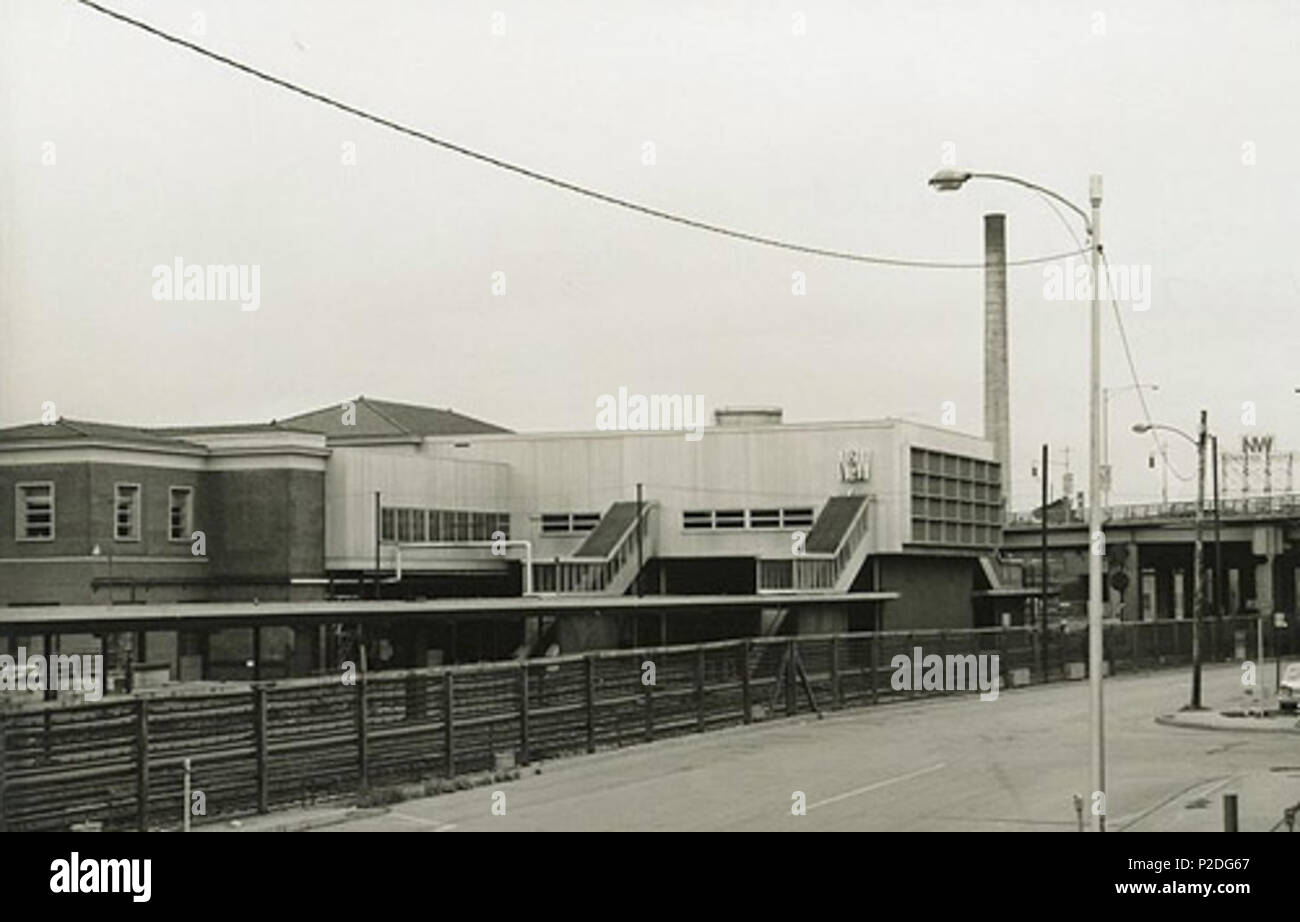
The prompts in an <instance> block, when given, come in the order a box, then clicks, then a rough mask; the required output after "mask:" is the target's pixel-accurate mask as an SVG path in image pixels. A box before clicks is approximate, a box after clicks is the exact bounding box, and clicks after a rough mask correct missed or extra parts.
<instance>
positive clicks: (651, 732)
mask: <svg viewBox="0 0 1300 922" xmlns="http://www.w3.org/2000/svg"><path fill="white" fill-rule="evenodd" d="M658 679H659V670H658V669H656V670H655V680H656V681H658ZM644 688H645V738H646V742H650V741H651V740H653V739H654V738H655V696H654V690H655V687H654V684H653V683H650V682H647V683H645V686H644Z"/></svg>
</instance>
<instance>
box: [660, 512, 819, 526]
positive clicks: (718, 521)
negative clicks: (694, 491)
mask: <svg viewBox="0 0 1300 922" xmlns="http://www.w3.org/2000/svg"><path fill="white" fill-rule="evenodd" d="M812 523H813V509H812V507H811V506H798V507H794V508H785V509H688V510H686V511H685V512H683V513H682V528H684V529H686V530H687V531H704V530H721V531H727V530H734V529H737V528H809V527H811V526H812Z"/></svg>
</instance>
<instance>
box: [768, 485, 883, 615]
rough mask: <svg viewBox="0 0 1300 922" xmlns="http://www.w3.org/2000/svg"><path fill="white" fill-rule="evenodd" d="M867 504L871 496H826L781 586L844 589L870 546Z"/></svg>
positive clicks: (788, 588) (792, 589)
mask: <svg viewBox="0 0 1300 922" xmlns="http://www.w3.org/2000/svg"><path fill="white" fill-rule="evenodd" d="M870 508H871V497H869V496H865V495H861V496H832V497H831V498H830V499H828V500H827V501H826V504H825V505H824V506H823V507H822V510H821V513H820V514H819V515H818V516H817V521H815V522H814V523H813V527H812V530H811V531H810V532H809V533H808V537H807V539H806V540H805V541H804V547H803V553H802V554H798V555H796V556H794V557H793V558H791V560H790V579H789V584H788V585H786V586H782V587H781V589H782V590H783V591H786V592H847V591H848V590H849V587H850V586H852V585H853V580H854V578H855V577H856V576H857V575H858V571H859V570H861V569H862V564H863V562H864V561H865V560H866V559H867V553H868V551H869V550H870V542H868V541H866V540H865V539H866V536H867V526H868V517H869V510H870ZM759 591H760V592H761V591H764V587H762V586H760V588H759ZM768 591H771V590H770V589H769V590H768Z"/></svg>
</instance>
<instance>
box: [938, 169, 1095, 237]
mask: <svg viewBox="0 0 1300 922" xmlns="http://www.w3.org/2000/svg"><path fill="white" fill-rule="evenodd" d="M968 179H994V180H997V181H999V182H1009V183H1012V184H1013V185H1017V186H1024V187H1025V188H1026V189H1032V190H1033V191H1035V192H1041V193H1042V194H1043V195H1046V196H1047V197H1049V198H1052V199H1055V200H1056V201H1058V202H1060V203H1061V204H1062V205H1064V206H1065V207H1066V208H1069V209H1070V210H1071V211H1073V212H1074V213H1075V214H1077V215H1078V216H1079V217H1080V218H1082V219H1083V226H1084V228H1085V229H1086V230H1087V231H1088V236H1092V218H1090V217H1089V216H1088V213H1087V212H1086V211H1084V210H1083V209H1082V208H1080V207H1079V206H1078V205H1076V204H1074V202H1072V201H1070V200H1069V199H1068V198H1066V197H1065V196H1063V195H1060V194H1059V193H1056V192H1053V191H1052V190H1051V189H1049V188H1047V187H1046V186H1040V185H1038V183H1034V182H1030V181H1029V180H1027V179H1021V178H1020V177H1019V176H1012V175H1010V174H1009V173H972V172H968V171H966V170H940V171H939V172H937V173H935V174H934V175H933V176H932V177H930V185H932V186H934V187H935V188H936V189H938V190H939V191H941V192H951V191H955V190H957V189H960V188H961V187H962V185H963V184H964V183H965V182H966V181H967V180H968Z"/></svg>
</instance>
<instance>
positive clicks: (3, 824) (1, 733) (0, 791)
mask: <svg viewBox="0 0 1300 922" xmlns="http://www.w3.org/2000/svg"><path fill="white" fill-rule="evenodd" d="M8 721H9V718H8V717H7V716H5V713H4V711H0V832H8V831H9V821H8V813H7V812H6V809H5V732H6V729H7V726H8Z"/></svg>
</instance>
